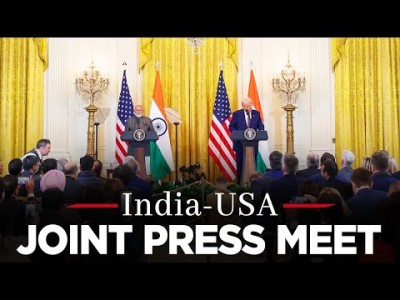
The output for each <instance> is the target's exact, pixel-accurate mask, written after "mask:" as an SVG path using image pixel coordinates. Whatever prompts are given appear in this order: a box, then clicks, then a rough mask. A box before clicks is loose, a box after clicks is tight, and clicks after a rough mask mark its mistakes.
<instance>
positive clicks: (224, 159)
mask: <svg viewBox="0 0 400 300" xmlns="http://www.w3.org/2000/svg"><path fill="white" fill-rule="evenodd" d="M231 119H232V115H231V105H230V104H229V99H228V94H227V92H226V86H225V82H224V77H223V72H222V71H221V72H220V73H219V79H218V88H217V95H216V98H215V104H214V112H213V118H212V122H211V128H210V136H209V138H208V154H210V156H211V157H212V158H213V159H214V161H215V163H216V164H217V166H218V167H219V169H220V170H221V172H222V174H223V175H224V177H225V178H226V179H227V180H233V179H234V178H236V155H235V152H233V146H232V145H233V143H232V140H231V138H230V137H229V135H230V133H231V132H230V130H229V127H228V126H229V123H230V121H231Z"/></svg>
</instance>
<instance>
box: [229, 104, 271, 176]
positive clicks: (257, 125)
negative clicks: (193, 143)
mask: <svg viewBox="0 0 400 300" xmlns="http://www.w3.org/2000/svg"><path fill="white" fill-rule="evenodd" d="M252 107H253V100H251V99H250V98H245V99H243V100H242V109H239V110H237V111H235V112H234V113H233V114H232V120H231V122H230V124H229V130H230V131H234V130H246V129H247V128H253V129H255V130H264V124H263V122H262V120H261V116H260V112H259V111H256V110H254V109H252ZM257 150H258V147H255V149H254V154H255V156H254V159H256V157H257ZM233 151H235V153H236V164H237V182H238V183H240V177H241V175H242V164H243V146H242V145H241V144H240V142H234V143H233Z"/></svg>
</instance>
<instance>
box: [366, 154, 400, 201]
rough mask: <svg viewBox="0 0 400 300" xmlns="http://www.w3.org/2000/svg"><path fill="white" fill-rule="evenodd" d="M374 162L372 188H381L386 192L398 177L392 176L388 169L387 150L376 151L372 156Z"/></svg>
mask: <svg viewBox="0 0 400 300" xmlns="http://www.w3.org/2000/svg"><path fill="white" fill-rule="evenodd" d="M371 163H372V173H373V174H372V176H371V180H372V182H373V185H372V188H373V189H374V190H380V191H383V192H385V193H387V192H388V191H389V186H390V184H391V183H392V182H394V181H396V180H397V179H396V178H394V177H392V176H391V175H390V173H389V171H388V169H389V155H388V154H387V151H383V150H382V151H376V152H375V153H374V154H372V156H371Z"/></svg>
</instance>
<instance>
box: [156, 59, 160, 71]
mask: <svg viewBox="0 0 400 300" xmlns="http://www.w3.org/2000/svg"><path fill="white" fill-rule="evenodd" d="M160 67H161V63H160V61H159V60H157V61H156V71H160Z"/></svg>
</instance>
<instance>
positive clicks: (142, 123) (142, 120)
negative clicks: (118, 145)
mask: <svg viewBox="0 0 400 300" xmlns="http://www.w3.org/2000/svg"><path fill="white" fill-rule="evenodd" d="M143 113H144V109H143V105H141V104H137V105H135V110H134V112H133V116H132V117H130V118H129V119H128V120H127V121H126V124H125V130H124V132H126V131H135V130H137V129H142V130H144V131H155V130H154V126H153V122H152V120H151V119H150V118H148V117H145V116H144V114H143ZM128 147H129V148H128V153H133V148H132V147H133V145H132V144H129V145H128ZM131 148H132V149H131ZM144 155H145V156H150V147H146V148H145V154H144Z"/></svg>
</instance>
